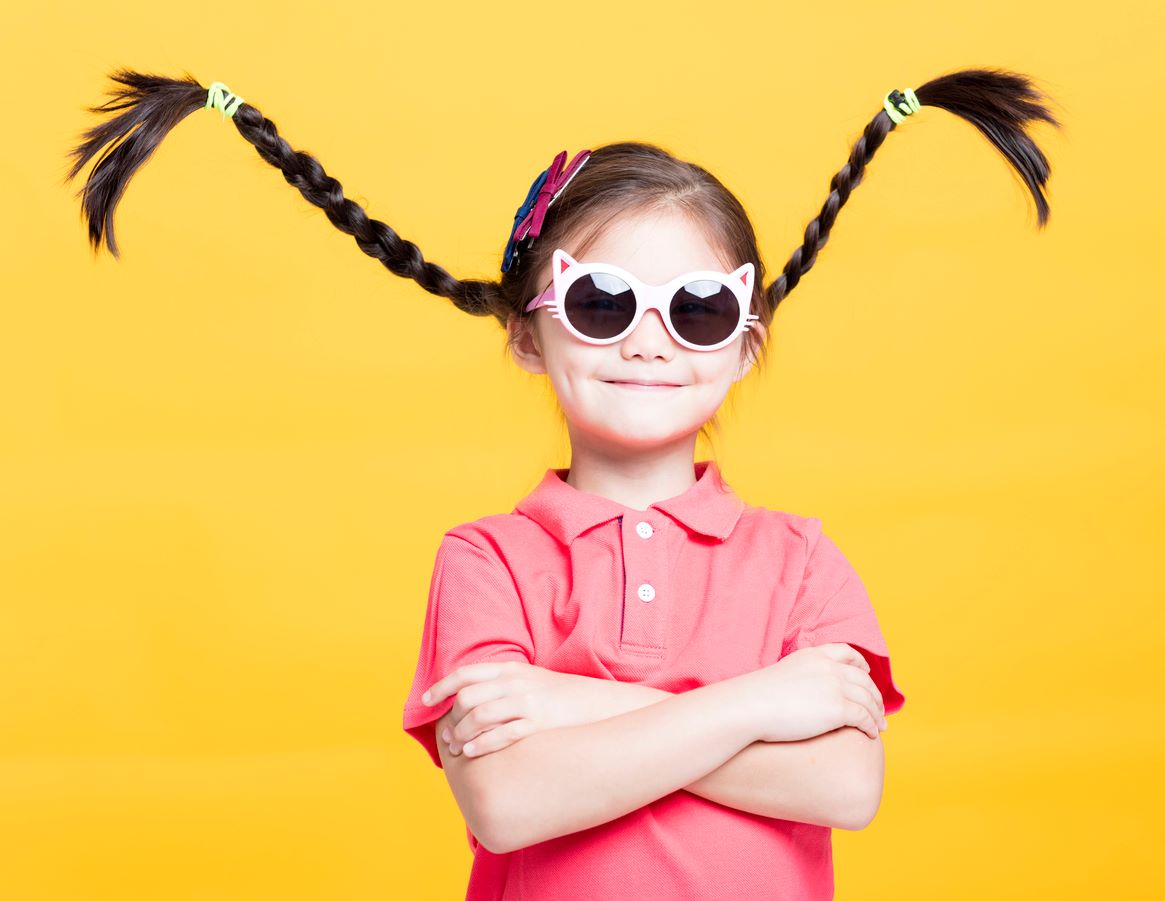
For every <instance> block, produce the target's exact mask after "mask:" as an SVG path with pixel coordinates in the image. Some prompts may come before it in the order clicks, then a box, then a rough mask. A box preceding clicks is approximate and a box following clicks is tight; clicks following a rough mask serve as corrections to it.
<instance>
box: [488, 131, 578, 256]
mask: <svg viewBox="0 0 1165 901" xmlns="http://www.w3.org/2000/svg"><path fill="white" fill-rule="evenodd" d="M590 155H591V152H590V151H589V150H583V151H580V152H579V153H578V154H577V155H576V156H575V158H574V159H573V160H571V162H570V165H569V166H567V167H566V170H565V171H563V169H562V165H563V163H565V162H566V151H565V150H563V151H562V152H561V153H559V154H558V155H557V156H555V157H554V161H553V162H552V163H551V164H550V168H549V169H547V170H545V171H544V172H542V173H541V174H540V175H539V176H538V177H537V178H536V179H534V183H533V184H532V185H531V186H530V190H529V192H528V193H527V194H526V199H525V200H524V201H523V202H522V205H521V206H520V207H518V212H517V213H515V214H514V229H513V231H512V232H510V240H509V241H508V242H506V249H505V252H504V253H503V255H502V272H508V271H509V269H510V266H512V265H513V264H514V262H516V260H517V258H518V244H519V243H522V242H525V244H526V246H527V247H529V246H530V244H532V243H533V241H534V239H535V238H537V237H538V235H539V234H541V233H542V223H543V222H544V221H545V219H546V211H547V210H548V209H549V208H550V204H552V203H554V201H555V200H557V199H558V196H559V195H560V194H561V193H562V192H563V191H564V190H565V189H566V186H567V185H568V184H570V180H571V179H572V178H574V176H575V174H576V173H577V172H578V170H579V169H581V168H582V167H583V164H584V163H585V162H586V161H587V160H588V159H589V158H590Z"/></svg>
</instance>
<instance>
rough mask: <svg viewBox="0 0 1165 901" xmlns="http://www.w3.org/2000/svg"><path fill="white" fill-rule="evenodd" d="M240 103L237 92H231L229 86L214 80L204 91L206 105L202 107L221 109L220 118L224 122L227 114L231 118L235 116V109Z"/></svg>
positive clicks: (241, 102)
mask: <svg viewBox="0 0 1165 901" xmlns="http://www.w3.org/2000/svg"><path fill="white" fill-rule="evenodd" d="M242 104H243V98H242V97H240V96H238V95H237V94H232V93H231V89H230V88H228V87H227V86H226V85H225V84H223V83H222V82H221V81H216V82H214V83H212V84H211V86H210V87H209V88H208V89H207V91H206V106H205V107H203V109H216V110H221V111H222V118H223V121H224V122H225V121H226V118H227V116H230V117H231V118H232V119H233V118H234V117H235V112H236V110H238V108H239V107H240V106H242Z"/></svg>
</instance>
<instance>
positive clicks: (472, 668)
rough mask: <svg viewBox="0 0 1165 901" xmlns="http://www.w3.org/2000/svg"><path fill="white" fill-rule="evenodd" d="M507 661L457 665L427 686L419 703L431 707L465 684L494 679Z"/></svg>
mask: <svg viewBox="0 0 1165 901" xmlns="http://www.w3.org/2000/svg"><path fill="white" fill-rule="evenodd" d="M508 662H509V661H505V660H499V661H498V662H497V663H467V664H466V665H465V666H459V667H457V669H455V670H453V672H451V673H450V674H449V675H447V676H446V677H445V678H443V679H438V680H437V681H436V682H434V683H433V684H432V685H430V686H429V690H428V691H426V692H425V693H424V694H423V695H421V703H422V704H425V705H426V706H429V707H432V706H433V705H435V704H440V703H441V702H442V701H444V700H445V699H446V698H447V697H449V696H450V695H453V694H456V693H457V692H459V691H460V690H461V689H463V688H464V687H465V686H466V685H469V684H471V683H473V682H484V681H487V680H489V679H496V678H497V677H498V676H500V675H501V674H502V673H503V672H505V670H504V669H503V667H505V666H506V664H507V663H508Z"/></svg>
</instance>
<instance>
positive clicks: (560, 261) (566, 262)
mask: <svg viewBox="0 0 1165 901" xmlns="http://www.w3.org/2000/svg"><path fill="white" fill-rule="evenodd" d="M552 259H553V270H554V274H555V275H558V274H559V273H560V272H566V270H567V269H569V268H570V267H571V266H575V265H577V264H578V261H577V260H576V259H575V258H574V257H572V256H571V255H570V254H569V253H567V252H566V251H565V250H563V249H562V248H558V249H557V250H555V251H554V256H553V258H552Z"/></svg>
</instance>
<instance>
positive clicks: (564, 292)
mask: <svg viewBox="0 0 1165 901" xmlns="http://www.w3.org/2000/svg"><path fill="white" fill-rule="evenodd" d="M553 270H554V282H553V284H552V285H551V286H550V287H549V288H547V289H546V290H545V291H543V292H542V293H541V294H539V295H538V296H537V297H535V298H534V299H533V300H532V301H530V303H529V304H527V306H526V312H530V311H531V310H536V309H537V308H538V307H540V306H547V307H550V309H551V310H552V311H553V313H554V318H555V319H559V320H561V321H562V324H563V325H564V326H566V328H567V329H568V330H569V331H570V332H571V333H572V334H573V335H574V336H575V337H576V338H579V339H580V340H582V341H586V342H587V343H588V344H614V343H615V342H616V341H621V340H622V339H623V338H625V337H627V336H628V335H629V334H631V332H633V331H634V330H635V326H637V325H638V324H639V322H640V320H641V319H643V317H644V315H645V314H646V313H647V311H648V310H658V311H659V315H660V316H661V317H662V318H663V323H664V325H665V326H666V327H667V330H668V332H669V333H670V334H671V336H672V338H674V339H675V340H676V342H678V343H679V344H681V345H682V346H684V347H687V348H689V349H690V350H719V349H720V348H721V347H724V346H725V345H727V344H730V343H731V342H732V341H734V340H735V339H736V338H737V337H738V336H739V335H741V334H743V333H744V332H745V331H747V330H748V329H749V328H750V327H751V325H752V323H753V322H755V321H756V320H757V319H759V318H760V317H759V316H757V315H755V314H752V313H749V312H748V310H749V304H750V302H751V300H752V292H753V276H754V273H755V268H754V267H753V265H752V263H745V264H744V265H743V266H741V267H740V268H739V269H737V270H735V271H734V272H729V273H724V272H715V271H713V270H697V271H695V272H689V273H687V274H685V275H678V276H676V277H675V278H673V279H672V280H671V281H669V282H667V283H666V284H663V285H648V284H646V283H645V282H642V281H640V280H639V279H637V278H636V277H635V276H634V275H632V274H631V273H630V272H628V271H627V270H626V269H621V268H620V267H618V266H615V265H612V264H610V263H579V262H578V261H577V260H575V259H574V258H573V257H571V256H570V254H568V253H567V252H566V251H565V250H562V249H561V248H559V249H557V250H555V251H554V257H553Z"/></svg>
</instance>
